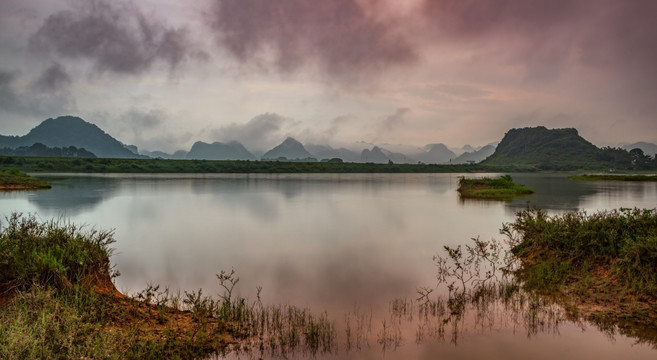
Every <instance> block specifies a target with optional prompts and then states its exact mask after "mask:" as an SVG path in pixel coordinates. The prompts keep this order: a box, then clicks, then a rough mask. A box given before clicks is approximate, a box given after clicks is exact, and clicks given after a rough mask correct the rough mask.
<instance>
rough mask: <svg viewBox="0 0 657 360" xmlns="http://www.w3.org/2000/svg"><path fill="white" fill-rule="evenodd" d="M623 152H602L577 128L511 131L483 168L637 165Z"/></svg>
mask: <svg viewBox="0 0 657 360" xmlns="http://www.w3.org/2000/svg"><path fill="white" fill-rule="evenodd" d="M635 163H636V161H634V163H633V157H632V155H631V154H630V153H629V152H627V151H625V150H622V149H615V148H604V149H600V148H598V147H596V146H595V145H593V144H591V143H590V142H589V141H587V140H585V139H584V138H582V137H581V136H580V135H579V133H578V132H577V130H576V129H547V128H546V127H544V126H538V127H530V128H529V127H528V128H521V129H511V130H509V131H508V132H507V133H506V134H505V135H504V138H503V139H502V141H501V142H500V144H499V145H498V146H497V149H496V150H495V152H494V153H493V154H492V155H491V156H489V157H488V158H487V159H486V160H484V161H483V162H482V163H481V164H482V165H508V164H514V165H523V166H532V167H536V168H539V169H543V170H551V169H552V170H568V169H586V168H591V169H601V168H619V169H628V168H631V167H632V166H633V165H636V164H635Z"/></svg>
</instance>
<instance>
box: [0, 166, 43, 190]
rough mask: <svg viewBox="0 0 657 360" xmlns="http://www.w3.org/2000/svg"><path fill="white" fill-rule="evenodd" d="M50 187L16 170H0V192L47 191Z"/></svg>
mask: <svg viewBox="0 0 657 360" xmlns="http://www.w3.org/2000/svg"><path fill="white" fill-rule="evenodd" d="M50 187H51V186H50V184H47V183H45V182H43V181H41V180H39V179H37V178H35V177H32V176H30V175H27V174H25V173H23V172H21V171H20V170H18V169H16V168H11V169H9V170H0V190H23V189H49V188H50Z"/></svg>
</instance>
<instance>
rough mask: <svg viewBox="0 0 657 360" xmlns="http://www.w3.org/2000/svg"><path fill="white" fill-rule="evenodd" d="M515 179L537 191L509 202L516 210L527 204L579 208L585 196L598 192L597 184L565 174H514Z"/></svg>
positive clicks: (564, 208) (565, 208)
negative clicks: (568, 176) (570, 177)
mask: <svg viewBox="0 0 657 360" xmlns="http://www.w3.org/2000/svg"><path fill="white" fill-rule="evenodd" d="M513 181H514V182H516V183H518V184H523V185H526V186H529V187H530V188H531V189H533V190H534V191H535V193H534V194H532V195H530V196H527V197H523V198H516V199H514V200H512V201H511V202H509V203H507V207H508V208H510V209H511V210H513V211H514V212H515V211H519V210H523V209H525V208H527V206H530V207H533V206H536V207H538V208H541V209H545V210H578V209H579V208H580V205H581V202H582V200H583V198H584V197H586V196H589V195H593V194H595V193H596V192H597V188H596V185H595V184H593V183H590V182H585V181H573V180H568V179H567V178H566V177H565V176H563V175H546V174H540V175H538V174H533V175H530V174H514V175H513Z"/></svg>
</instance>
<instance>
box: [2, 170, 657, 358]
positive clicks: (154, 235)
mask: <svg viewBox="0 0 657 360" xmlns="http://www.w3.org/2000/svg"><path fill="white" fill-rule="evenodd" d="M483 175H487V176H495V175H497V174H481V175H477V176H483ZM460 176H462V174H280V175H278V174H276V175H274V174H258V175H255V174H236V175H210V174H207V175H196V174H194V175H152V174H137V175H134V174H111V175H88V174H48V175H40V177H43V178H45V179H46V180H48V181H49V182H51V183H52V185H53V188H52V189H51V190H45V191H43V190H42V191H25V192H0V200H1V201H0V215H1V216H2V218H3V219H4V217H5V216H8V215H9V214H10V213H11V212H23V213H35V214H37V216H38V217H39V218H41V219H50V218H61V219H62V220H63V221H70V222H73V223H76V224H87V226H88V227H89V228H92V227H96V228H100V229H115V239H116V240H117V242H116V243H115V244H114V247H115V248H116V253H115V255H114V256H113V257H112V259H111V260H112V263H113V264H115V265H116V268H117V269H118V270H119V271H120V272H121V276H120V277H118V278H116V280H115V283H116V286H117V288H118V289H119V290H121V291H122V292H124V293H128V294H134V293H136V292H138V291H141V290H143V289H144V288H146V286H147V285H148V284H160V285H161V286H167V287H169V288H170V289H172V290H180V291H192V290H198V289H199V288H202V289H203V291H204V293H205V294H214V295H216V296H218V295H219V294H220V293H221V290H220V287H219V286H218V282H217V279H216V277H215V274H217V273H219V272H220V271H221V270H227V271H230V270H231V269H234V270H235V271H236V273H237V276H239V278H240V281H239V283H238V284H237V286H236V288H235V292H234V294H235V295H240V296H246V297H248V298H249V299H255V297H256V287H258V286H261V287H262V292H261V299H262V301H263V303H268V304H290V305H295V306H299V307H302V308H310V309H311V310H312V311H313V312H314V313H322V312H324V311H326V313H327V316H329V317H330V318H331V319H332V320H333V321H334V322H335V323H336V328H337V329H338V330H337V331H338V340H339V339H340V337H341V334H342V333H343V330H344V328H345V323H347V322H349V321H353V319H355V318H356V317H357V316H358V314H368V315H367V317H368V319H370V320H369V321H370V323H371V324H372V325H371V329H370V330H369V333H368V335H367V336H368V338H367V339H366V340H367V343H365V342H363V346H362V348H361V349H359V350H357V351H355V350H353V349H352V350H351V351H348V352H347V351H345V350H344V346H342V349H338V352H337V353H333V354H323V355H321V356H320V355H317V358H335V359H341V358H358V359H360V358H382V357H385V358H389V359H406V358H417V359H422V358H427V359H428V358H436V357H442V356H446V357H448V358H480V357H482V356H487V357H492V358H500V357H503V358H507V359H514V358H518V359H521V358H522V359H525V358H535V359H540V358H543V359H552V358H555V357H560V358H568V359H575V358H577V359H580V358H593V357H595V358H598V359H616V358H619V357H625V358H632V359H654V358H655V357H656V356H657V350H655V349H654V348H653V346H652V345H650V344H635V342H636V340H634V339H631V338H627V337H625V336H622V335H618V334H615V335H610V334H609V333H608V332H601V331H600V330H598V329H597V328H596V327H595V326H592V325H588V324H585V323H571V322H569V321H565V320H564V321H558V324H555V326H548V327H546V328H545V329H544V330H545V331H531V329H530V330H529V331H528V329H527V326H524V327H523V322H522V321H520V322H518V321H513V319H512V318H513V315H511V314H507V313H505V312H503V311H500V312H499V313H497V314H496V315H495V316H496V319H495V321H489V322H487V325H486V326H479V327H478V326H477V324H464V326H462V328H460V330H459V339H458V341H453V340H454V339H453V338H452V337H450V335H449V334H447V335H445V336H444V337H443V338H440V337H438V336H436V337H430V336H427V337H426V338H427V340H426V341H417V340H418V331H417V329H418V328H419V327H418V326H420V327H421V326H422V325H418V324H417V319H407V321H405V322H404V323H403V324H401V323H400V324H401V325H398V329H396V330H395V331H398V332H399V334H400V335H399V337H400V341H399V342H398V343H396V344H395V346H394V348H393V349H391V348H390V347H387V348H386V349H385V352H384V351H383V349H382V347H383V346H382V345H383V343H382V342H380V341H378V340H377V339H380V338H381V334H382V331H383V329H384V326H383V324H384V322H385V321H389V320H387V319H390V316H391V315H390V313H391V311H390V308H391V304H392V303H393V302H394V301H399V300H400V299H403V301H407V302H409V303H412V302H413V301H414V300H415V299H417V298H418V292H417V291H418V289H419V288H423V287H426V288H435V287H436V285H437V281H436V265H435V262H434V261H433V257H434V255H436V254H439V255H440V254H442V252H443V250H442V249H443V246H444V245H448V246H457V245H459V244H466V243H468V242H469V241H470V239H471V238H473V237H479V238H480V239H486V240H487V239H491V238H496V239H500V240H502V239H503V236H502V235H500V234H499V229H500V228H501V225H502V224H503V223H505V222H511V221H513V220H514V218H515V213H516V212H517V211H519V210H522V209H525V208H526V207H527V206H538V207H540V208H542V209H545V210H547V211H548V212H549V213H551V214H556V213H560V212H563V211H568V210H578V209H579V210H586V211H588V212H593V211H595V210H598V209H615V208H619V207H639V208H655V207H657V183H654V182H646V183H629V182H575V181H570V180H568V179H566V177H565V175H562V174H515V175H513V178H514V181H515V182H517V183H522V184H525V185H527V186H529V187H531V188H533V189H534V190H535V191H536V192H535V194H533V195H531V196H528V197H524V198H517V199H515V200H513V201H510V202H500V201H474V200H468V201H462V200H460V199H459V197H458V194H457V192H456V188H457V185H458V178H459V177H460ZM470 176H472V175H470ZM441 291H442V292H444V290H440V289H437V290H436V294H439V293H441ZM349 319H351V320H349ZM480 325H481V324H480ZM417 343H419V344H417ZM251 356H253V355H252V354H242V355H235V354H233V355H230V356H228V357H229V358H235V357H240V358H250V357H251ZM295 356H298V357H304V356H305V355H304V354H297V355H295Z"/></svg>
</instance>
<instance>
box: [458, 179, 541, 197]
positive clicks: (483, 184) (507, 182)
mask: <svg viewBox="0 0 657 360" xmlns="http://www.w3.org/2000/svg"><path fill="white" fill-rule="evenodd" d="M457 191H458V192H459V194H460V195H461V198H466V199H491V200H505V199H511V198H513V197H516V196H523V195H529V194H533V193H534V190H532V189H530V188H528V187H526V186H522V185H518V184H516V183H514V182H513V179H512V178H511V175H504V176H501V177H499V178H497V179H492V178H488V177H485V178H479V179H467V178H464V177H462V178H460V179H459V188H458V190H457Z"/></svg>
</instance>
